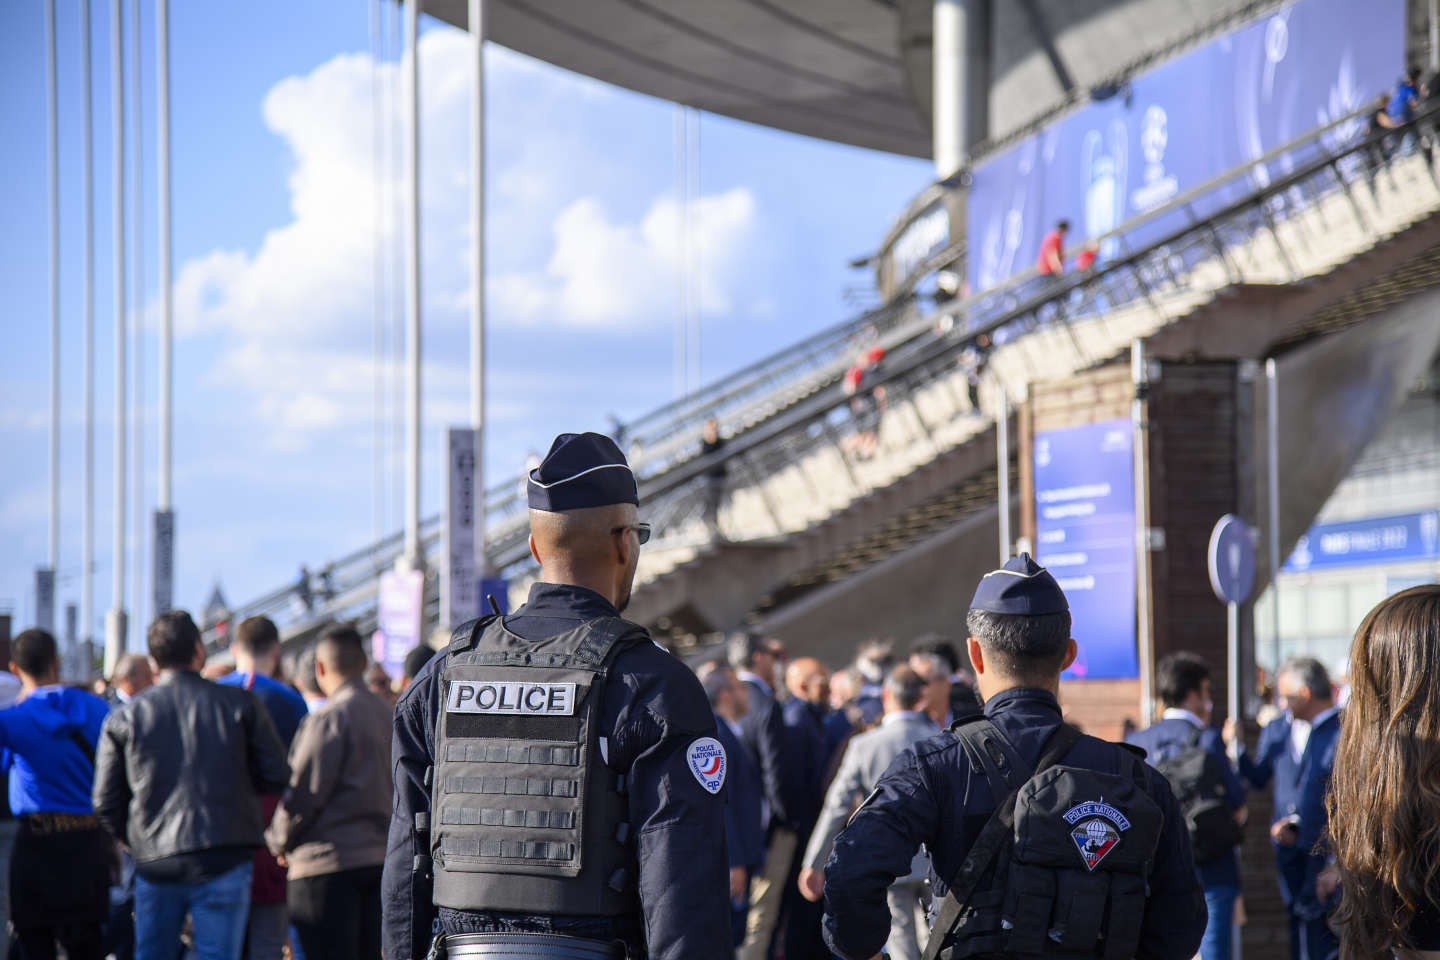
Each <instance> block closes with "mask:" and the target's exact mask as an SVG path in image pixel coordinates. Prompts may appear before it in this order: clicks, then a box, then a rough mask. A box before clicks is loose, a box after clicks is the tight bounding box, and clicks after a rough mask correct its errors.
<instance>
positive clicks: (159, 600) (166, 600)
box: [135, 510, 175, 617]
mask: <svg viewBox="0 0 1440 960" xmlns="http://www.w3.org/2000/svg"><path fill="white" fill-rule="evenodd" d="M153 600H154V604H155V606H154V614H155V616H157V617H158V616H159V615H160V614H162V613H164V612H166V611H167V610H169V609H171V608H172V607H174V605H175V511H174V510H156V511H155V584H154V596H153ZM135 614H136V616H139V615H140V611H139V610H136V611H135Z"/></svg>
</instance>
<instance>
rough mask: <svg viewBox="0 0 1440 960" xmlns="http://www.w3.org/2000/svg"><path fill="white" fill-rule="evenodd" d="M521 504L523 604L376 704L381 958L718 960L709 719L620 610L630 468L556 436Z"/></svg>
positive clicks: (717, 825) (716, 775)
mask: <svg viewBox="0 0 1440 960" xmlns="http://www.w3.org/2000/svg"><path fill="white" fill-rule="evenodd" d="M528 492H529V503H530V551H531V553H532V554H533V555H534V557H535V559H536V561H537V562H538V563H539V564H540V567H541V577H540V580H539V581H538V582H536V583H535V584H534V585H533V586H532V587H531V589H530V595H529V600H528V602H526V604H525V605H524V606H523V607H521V608H520V609H519V610H518V611H516V612H515V613H514V614H511V615H509V616H506V617H498V616H494V615H492V616H490V617H485V618H482V619H481V620H478V621H472V622H470V623H467V624H464V625H462V626H461V627H459V628H457V629H456V630H455V632H454V634H453V636H452V640H451V642H450V645H449V647H448V649H447V650H445V651H443V652H442V653H441V654H440V655H438V656H436V657H435V658H434V659H433V660H431V661H430V663H428V664H427V665H426V666H425V667H424V668H423V669H422V670H421V671H420V673H419V675H418V676H417V677H416V678H415V682H414V683H413V684H412V685H411V686H410V688H409V689H408V690H407V691H406V692H405V694H404V696H403V697H401V699H400V702H399V704H398V705H397V706H396V708H395V735H394V743H393V746H392V763H393V764H394V772H395V777H394V779H395V806H394V812H393V816H392V819H391V823H390V838H389V850H388V853H387V856H386V861H385V871H384V879H383V911H384V913H383V927H384V948H385V956H386V957H387V958H388V960H420V958H422V957H424V956H425V955H426V953H427V951H432V952H434V953H436V954H439V953H441V952H442V951H443V952H444V953H447V954H448V955H449V956H450V957H452V958H460V957H465V958H469V957H476V958H487V960H512V958H519V957H525V958H527V960H608V958H621V957H626V956H628V957H631V958H645V957H649V958H652V960H681V958H684V960H721V958H726V960H728V958H729V957H730V956H731V950H730V903H729V888H728V861H727V858H726V850H725V832H724V806H723V804H724V797H723V795H722V793H721V791H722V789H723V788H724V782H725V767H726V758H725V752H724V749H723V748H722V747H721V745H720V744H719V742H718V741H716V739H715V718H714V716H713V715H712V714H711V712H710V708H709V702H708V700H707V699H706V697H705V694H704V691H703V690H702V689H701V687H700V683H699V681H697V680H696V679H695V677H694V675H693V674H691V672H690V671H689V670H688V669H686V667H685V665H684V664H683V663H681V662H680V661H679V660H676V659H675V658H674V657H672V656H671V655H670V654H668V653H666V652H665V651H664V650H662V649H661V648H660V647H659V646H657V645H656V644H655V643H653V642H652V641H651V640H650V638H649V636H648V635H647V634H646V632H645V631H644V629H643V628H641V627H639V626H637V625H635V624H633V623H630V622H628V621H625V620H623V619H621V618H620V613H621V611H623V610H624V609H625V605H626V603H627V602H628V601H629V599H630V591H631V585H632V583H633V581H634V577H635V567H636V563H637V561H638V559H639V549H640V545H641V544H643V543H644V542H645V541H646V540H648V539H649V528H648V526H646V525H645V524H642V523H639V522H638V520H637V515H638V514H637V510H638V504H639V497H638V495H637V491H636V486H635V477H634V475H633V474H632V473H631V471H630V468H629V466H628V465H627V464H626V462H625V457H624V455H623V454H622V453H621V452H620V450H619V448H618V447H616V446H615V444H614V442H613V441H611V440H610V439H609V438H608V437H603V436H600V435H598V434H593V433H584V434H561V435H560V436H559V437H557V438H556V439H555V442H554V444H553V445H552V446H551V448H550V452H549V454H548V455H547V456H546V457H545V460H544V461H543V462H542V463H541V464H540V466H539V467H538V468H536V469H535V470H532V471H531V473H530V478H529V483H528ZM432 932H433V933H434V934H435V935H434V936H433V937H432Z"/></svg>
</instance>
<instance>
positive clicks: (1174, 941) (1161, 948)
mask: <svg viewBox="0 0 1440 960" xmlns="http://www.w3.org/2000/svg"><path fill="white" fill-rule="evenodd" d="M967 627H968V629H969V635H970V639H969V641H968V644H967V646H968V652H969V656H970V662H971V664H972V665H973V666H974V668H975V675H976V677H977V681H978V687H979V690H980V694H981V696H982V697H983V698H984V700H985V709H984V714H983V715H980V716H976V717H969V718H964V719H961V720H959V721H957V722H956V723H955V724H953V725H952V726H951V727H950V729H949V730H948V731H946V732H944V733H941V734H940V735H939V736H936V737H933V738H931V739H929V740H922V741H920V742H919V743H917V744H915V745H914V746H913V747H911V748H909V749H908V750H906V751H905V752H904V753H902V754H901V755H900V756H899V757H898V758H897V759H896V760H895V762H894V763H893V764H892V765H891V766H890V769H889V770H887V771H886V773H885V775H884V776H883V777H882V778H881V780H880V782H879V784H878V786H877V787H876V789H875V791H874V792H873V793H872V794H871V795H870V797H869V798H868V799H867V800H866V801H865V803H864V804H863V805H862V806H861V807H860V809H859V811H857V813H856V814H855V816H854V817H853V818H852V819H851V821H850V824H849V826H848V827H846V829H845V830H844V831H843V832H842V833H841V834H840V836H839V837H838V838H837V840H836V841H835V846H834V849H833V852H832V854H831V856H830V860H829V862H828V863H827V864H826V865H825V919H824V932H825V940H826V942H827V943H829V945H830V947H831V949H833V950H834V951H835V953H836V954H838V955H839V956H841V957H844V958H846V960H867V958H870V957H873V956H876V955H878V954H879V952H880V948H881V947H882V946H883V945H884V943H885V940H886V937H887V936H888V935H889V932H890V913H889V910H888V909H887V906H886V901H885V890H886V888H887V887H888V886H889V885H890V884H891V883H892V882H893V881H894V880H895V878H897V877H900V876H903V875H904V874H905V873H906V872H907V871H908V870H909V869H910V862H911V858H912V857H913V856H914V854H915V852H916V850H917V848H918V847H919V846H920V845H921V844H922V843H923V844H924V845H925V848H926V849H927V850H929V852H930V856H931V860H932V864H933V876H932V878H931V882H932V884H933V889H934V894H935V898H936V903H937V904H938V908H937V910H936V911H935V913H936V917H935V923H934V928H933V930H932V933H931V939H932V941H933V942H932V943H931V944H930V945H928V946H927V950H926V953H925V956H926V960H931V958H934V957H937V956H938V957H940V958H942V960H944V958H951V960H958V958H961V957H1012V956H1017V957H1018V956H1060V957H1081V956H1084V957H1104V958H1106V960H1131V958H1145V960H1150V958H1156V960H1182V958H1189V957H1192V956H1194V954H1195V950H1196V948H1197V947H1198V946H1199V944H1200V938H1201V935H1202V934H1203V933H1204V930H1205V919H1206V915H1205V901H1204V899H1203V897H1202V895H1201V891H1200V887H1199V885H1198V883H1197V882H1196V879H1195V866H1194V863H1193V862H1192V860H1191V853H1190V840H1189V836H1188V834H1187V833H1186V828H1185V822H1184V820H1183V818H1182V817H1181V814H1180V811H1179V808H1178V806H1177V805H1176V802H1175V798H1174V797H1173V796H1172V795H1171V793H1170V788H1169V786H1168V785H1167V784H1166V782H1165V779H1164V778H1163V777H1161V776H1158V775H1152V774H1151V773H1149V772H1148V771H1147V768H1146V765H1145V764H1144V763H1143V762H1142V760H1141V757H1142V756H1143V751H1134V752H1132V750H1133V748H1128V747H1123V746H1121V745H1119V744H1113V743H1107V742H1104V741H1101V740H1097V739H1095V738H1093V737H1087V736H1083V735H1081V734H1080V733H1079V731H1078V730H1076V729H1075V728H1074V727H1071V726H1069V725H1068V724H1065V723H1063V721H1062V720H1061V716H1060V705H1059V703H1058V702H1057V699H1056V697H1057V694H1058V691H1059V685H1060V673H1061V671H1062V670H1064V669H1065V668H1066V667H1068V666H1069V665H1070V664H1071V663H1072V662H1073V661H1074V660H1075V654H1076V646H1075V641H1074V640H1073V639H1071V637H1070V612H1069V605H1068V603H1067V602H1066V600H1065V595H1064V593H1063V592H1062V591H1061V590H1060V587H1059V585H1058V584H1057V583H1056V582H1055V579H1054V578H1053V577H1052V576H1051V575H1050V574H1049V572H1047V571H1046V570H1045V569H1044V568H1042V567H1040V566H1038V565H1037V564H1035V562H1034V561H1033V560H1031V559H1030V557H1029V556H1028V555H1026V554H1021V555H1020V556H1019V557H1016V558H1014V559H1012V560H1011V561H1009V562H1008V563H1006V564H1005V566H1004V567H1003V568H1002V569H1000V570H996V571H994V572H992V573H990V574H988V575H986V576H985V578H984V579H983V580H981V582H980V585H979V587H978V588H977V589H976V591H975V597H974V600H972V601H971V609H970V613H969V616H968V617H967Z"/></svg>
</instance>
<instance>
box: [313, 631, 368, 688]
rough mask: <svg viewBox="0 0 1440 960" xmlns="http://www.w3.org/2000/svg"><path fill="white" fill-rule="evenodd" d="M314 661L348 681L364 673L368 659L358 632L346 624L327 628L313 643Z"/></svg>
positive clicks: (363, 642)
mask: <svg viewBox="0 0 1440 960" xmlns="http://www.w3.org/2000/svg"><path fill="white" fill-rule="evenodd" d="M315 659H317V660H320V661H322V662H323V663H324V664H325V669H326V670H333V671H334V672H336V673H338V674H340V676H342V677H345V678H346V679H349V678H351V677H358V676H360V675H361V674H362V673H364V672H365V665H366V664H367V663H369V662H370V658H369V657H367V656H365V641H364V640H362V639H361V638H360V631H358V630H356V629H355V628H354V627H353V626H351V625H350V624H348V623H337V624H334V625H332V626H328V627H326V628H325V629H324V631H322V632H321V634H320V639H319V640H318V641H316V643H315Z"/></svg>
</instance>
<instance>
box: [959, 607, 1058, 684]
mask: <svg viewBox="0 0 1440 960" xmlns="http://www.w3.org/2000/svg"><path fill="white" fill-rule="evenodd" d="M965 626H966V627H967V628H968V629H969V631H970V636H972V637H974V638H975V639H976V640H978V641H980V646H981V647H983V648H984V649H985V652H986V653H987V654H989V655H991V656H993V657H997V658H999V660H1000V666H1001V669H1003V670H1004V671H1005V672H1006V673H1009V674H1011V675H1013V676H1014V677H1015V678H1016V679H1019V680H1043V679H1049V678H1050V676H1051V675H1052V674H1054V675H1058V674H1059V672H1060V664H1061V663H1062V662H1063V661H1064V659H1065V648H1066V644H1068V643H1069V640H1070V614H1069V613H1068V612H1064V611H1062V612H1060V613H1045V614H1041V615H1039V616H1034V617H1027V616H1021V615H1019V614H1011V613H992V612H991V611H989V610H974V609H972V610H971V611H970V612H969V613H968V614H967V615H966V617H965Z"/></svg>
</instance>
